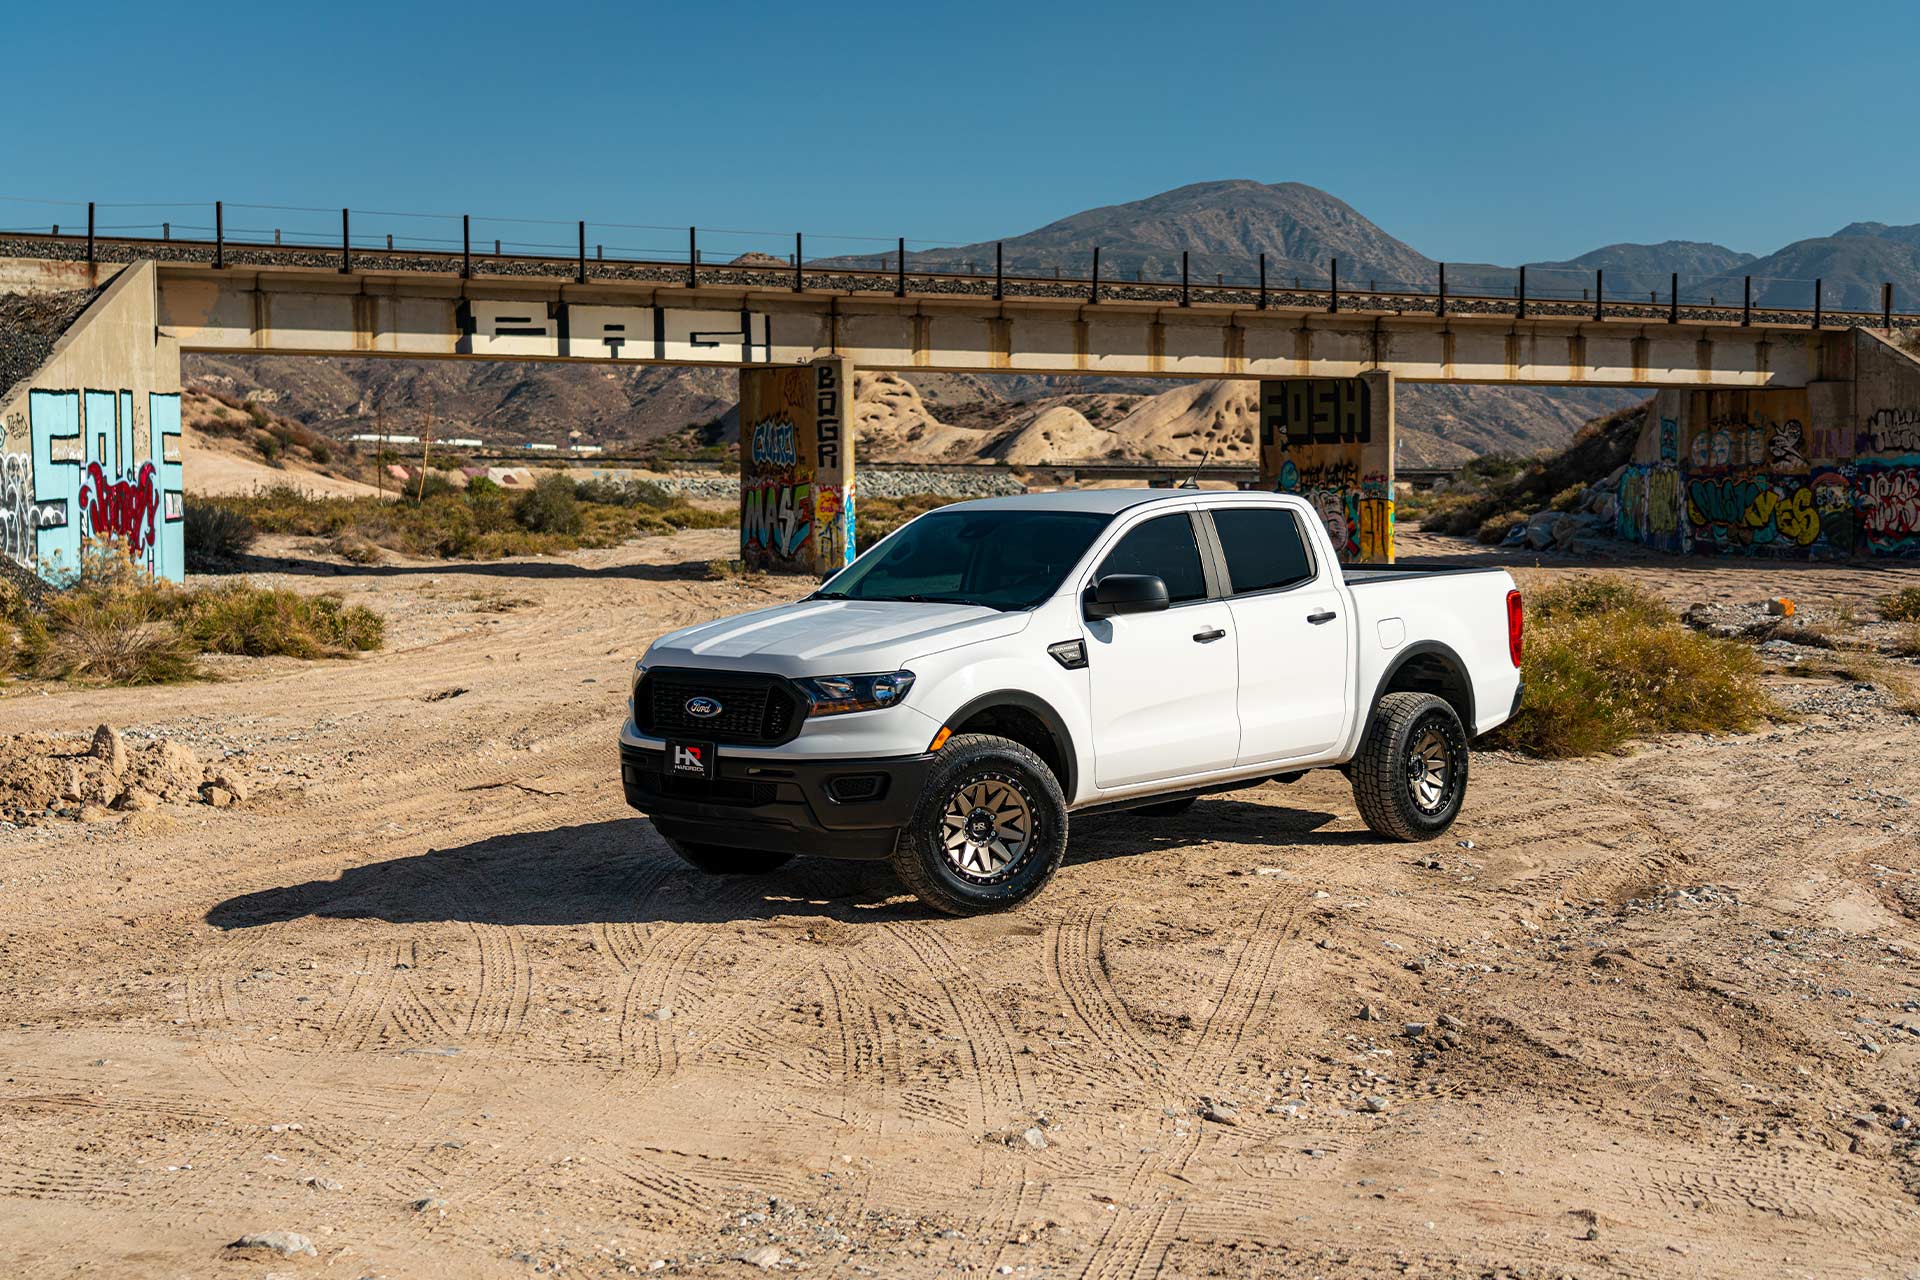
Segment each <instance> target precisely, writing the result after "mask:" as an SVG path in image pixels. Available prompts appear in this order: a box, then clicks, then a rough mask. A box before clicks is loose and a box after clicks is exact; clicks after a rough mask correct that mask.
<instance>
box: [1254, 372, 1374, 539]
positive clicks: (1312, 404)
mask: <svg viewBox="0 0 1920 1280" xmlns="http://www.w3.org/2000/svg"><path fill="white" fill-rule="evenodd" d="M1393 452H1394V419H1393V374H1392V373H1391V372H1385V371H1382V372H1373V373H1363V374H1361V375H1359V376H1358V377H1353V378H1264V379H1262V380H1261V382H1260V487H1261V488H1263V489H1276V490H1278V491H1279V492H1281V493H1297V494H1299V495H1300V496H1301V497H1303V498H1305V499H1307V501H1309V502H1311V503H1312V504H1313V506H1314V509H1315V510H1316V511H1318V512H1319V513H1320V519H1321V520H1322V521H1323V522H1325V524H1326V526H1327V533H1328V534H1329V535H1330V536H1331V537H1332V539H1333V545H1334V548H1335V549H1336V550H1337V551H1338V552H1339V555H1340V560H1341V563H1343V564H1390V563H1392V561H1393Z"/></svg>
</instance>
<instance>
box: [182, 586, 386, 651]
mask: <svg viewBox="0 0 1920 1280" xmlns="http://www.w3.org/2000/svg"><path fill="white" fill-rule="evenodd" d="M181 630H182V632H183V634H184V635H185V637H186V638H187V640H188V641H190V642H191V643H192V644H193V646H194V647H195V648H197V649H199V650H200V651H201V652H203V653H235V654H244V655H246V656H247V657H250V658H259V657H266V656H269V655H275V654H283V655H285V656H287V657H292V658H334V657H344V656H346V655H347V654H350V653H355V652H363V651H365V650H368V649H378V648H379V647H380V645H381V643H382V642H383V641H384V639H385V638H386V624H385V623H384V622H382V621H381V619H380V615H379V614H377V613H375V612H373V610H371V609H368V608H367V607H365V606H364V605H349V604H347V603H346V602H345V601H344V600H342V599H341V598H340V597H339V596H337V595H303V594H301V593H300V592H298V591H285V590H265V589H262V588H259V587H249V586H246V585H244V584H241V583H232V584H229V585H227V586H222V587H214V588H209V589H207V590H203V591H197V592H193V593H192V594H191V596H190V597H189V598H188V599H187V600H185V601H184V602H183V607H182V609H181Z"/></svg>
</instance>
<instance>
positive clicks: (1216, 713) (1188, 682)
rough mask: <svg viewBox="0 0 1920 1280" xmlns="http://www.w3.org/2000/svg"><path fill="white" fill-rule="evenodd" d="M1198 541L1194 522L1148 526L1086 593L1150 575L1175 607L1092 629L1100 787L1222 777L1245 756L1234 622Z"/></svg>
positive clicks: (1125, 542) (1109, 559)
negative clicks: (1115, 576) (1127, 576)
mask: <svg viewBox="0 0 1920 1280" xmlns="http://www.w3.org/2000/svg"><path fill="white" fill-rule="evenodd" d="M1200 534H1201V527H1200V526H1199V525H1198V523H1197V517H1196V516H1195V515H1194V514H1193V513H1191V512H1187V511H1179V512H1173V513H1170V514H1168V515H1163V516H1154V517H1152V518H1151V519H1148V520H1144V521H1142V522H1141V523H1139V524H1136V525H1134V526H1133V527H1132V528H1131V529H1129V530H1127V531H1126V532H1125V533H1124V534H1122V535H1121V536H1120V540H1119V541H1118V542H1117V543H1115V544H1114V546H1113V549H1112V550H1111V551H1109V552H1108V553H1107V554H1106V556H1105V557H1104V558H1102V560H1101V561H1100V565H1099V567H1098V568H1097V569H1095V570H1094V573H1093V576H1092V578H1090V579H1089V580H1088V582H1087V583H1083V584H1082V586H1083V587H1084V586H1087V585H1090V584H1091V583H1092V582H1095V581H1098V580H1099V579H1100V578H1102V577H1104V576H1105V575H1107V574H1109V573H1148V574H1152V575H1153V576H1155V577H1157V578H1159V579H1160V580H1161V581H1163V582H1165V583H1166V584H1167V597H1168V599H1169V600H1170V601H1171V602H1172V607H1171V608H1169V609H1166V610H1165V611H1163V612H1160V613H1132V614H1123V615H1121V616H1120V617H1115V618H1090V619H1088V620H1087V621H1086V636H1087V665H1088V668H1089V674H1090V675H1091V676H1092V680H1091V685H1092V700H1093V751H1094V783H1095V785H1097V786H1101V787H1121V786H1126V785H1128V784H1129V783H1136V782H1151V781H1153V780H1155V779H1158V778H1174V777H1180V776H1182V775H1185V774H1190V773H1203V772H1206V771H1207V770H1210V769H1225V768H1228V767H1230V766H1231V765H1232V764H1233V761H1234V756H1235V754H1236V752H1237V751H1238V750H1239V745H1240V724H1239V718H1238V711H1237V703H1238V689H1239V682H1240V668H1239V658H1238V653H1237V646H1236V643H1235V639H1234V624H1233V614H1232V612H1231V611H1230V610H1229V609H1228V608H1227V605H1226V603H1225V602H1224V601H1222V600H1219V599H1216V598H1214V595H1213V591H1212V587H1213V582H1212V576H1211V575H1210V573H1209V572H1208V567H1207V563H1206V561H1205V560H1203V555H1202V552H1201V544H1200Z"/></svg>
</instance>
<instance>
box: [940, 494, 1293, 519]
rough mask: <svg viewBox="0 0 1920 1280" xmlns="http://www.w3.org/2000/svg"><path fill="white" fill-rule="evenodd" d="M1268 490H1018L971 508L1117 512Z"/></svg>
mask: <svg viewBox="0 0 1920 1280" xmlns="http://www.w3.org/2000/svg"><path fill="white" fill-rule="evenodd" d="M1275 496H1277V495H1275V494H1273V493H1270V492H1265V491H1251V490H1249V491H1239V490H1228V489H1059V490H1056V491H1054V492H1052V493H1018V494H1013V495H1012V496H1010V497H1005V498H978V499H975V500H973V501H971V502H968V503H965V504H964V505H966V506H969V507H995V508H1017V507H1046V508H1049V509H1051V510H1054V511H1092V512H1097V513H1099V514H1102V515H1117V514H1119V513H1120V512H1122V511H1126V510H1129V509H1131V508H1133V507H1138V506H1143V505H1145V504H1146V503H1149V502H1173V501H1176V500H1178V499H1183V498H1184V499H1194V498H1205V499H1206V500H1207V501H1209V502H1239V501H1243V500H1256V501H1257V500H1259V499H1265V498H1273V497H1275Z"/></svg>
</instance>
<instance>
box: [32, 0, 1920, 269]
mask: <svg viewBox="0 0 1920 1280" xmlns="http://www.w3.org/2000/svg"><path fill="white" fill-rule="evenodd" d="M0 44H3V45H5V46H6V47H8V48H10V49H11V50H12V51H13V56H11V57H10V58H9V59H8V62H9V66H8V77H7V80H6V84H5V92H4V97H3V98H0V103H3V104H4V105H0V175H4V176H0V195H6V196H12V197H27V198H31V199H40V198H51V199H68V200H80V201H84V200H87V199H89V198H91V199H95V200H99V201H103V202H107V201H143V202H144V201H183V202H194V207H189V208H183V209H181V210H179V211H177V212H175V213H174V214H172V215H171V217H172V218H173V220H175V221H176V222H178V223H179V224H181V225H187V224H189V223H191V222H193V221H195V220H196V219H197V220H198V221H205V220H206V218H207V215H206V213H205V211H204V209H203V208H201V207H199V206H200V205H201V204H203V203H204V202H207V201H211V200H212V199H214V198H215V197H216V196H217V197H221V198H224V199H226V200H228V201H232V202H254V203H259V204H276V205H288V206H319V207H325V208H330V209H335V210H337V209H338V208H339V206H341V205H343V204H350V205H352V206H354V207H355V208H356V209H364V210H382V211H398V212H405V211H422V212H431V213H452V214H457V213H460V212H463V211H471V212H474V213H476V214H478V213H491V214H501V215H515V216H519V217H526V218H532V219H553V220H556V222H564V223H566V224H567V225H556V226H549V227H544V228H543V227H540V226H538V225H534V224H530V225H527V226H525V227H519V228H515V227H513V226H507V227H506V228H505V230H504V231H503V230H502V228H501V226H498V225H490V226H489V227H488V228H484V229H482V230H477V231H476V236H486V235H504V236H505V238H508V239H510V240H511V239H514V238H516V237H518V238H520V239H522V240H523V241H525V242H547V241H556V242H564V241H567V240H569V239H570V238H571V236H572V234H573V232H572V228H571V225H570V222H571V220H572V219H574V218H579V217H587V218H590V219H593V220H595V221H596V222H601V223H626V224H647V225H657V226H661V227H681V228H684V227H685V226H686V225H687V224H689V223H698V224H700V225H702V226H703V227H715V228H741V229H748V230H759V229H769V230H778V231H780V232H782V233H783V234H784V233H786V232H787V231H788V230H789V229H804V230H806V231H807V232H808V234H809V245H808V249H809V253H810V254H811V253H813V252H816V251H817V252H822V253H824V252H850V251H857V247H858V242H854V241H845V242H842V241H829V240H827V239H826V238H825V237H826V234H827V233H848V234H854V235H872V236H878V237H887V238H889V239H890V238H891V237H893V236H895V235H901V234H904V235H907V236H909V237H910V238H911V239H915V240H924V241H929V242H932V241H945V242H958V241H968V240H976V239H983V238H992V237H994V236H996V235H1012V234H1017V233H1019V232H1021V231H1024V230H1029V229H1031V228H1033V227H1036V226H1039V225H1041V224H1043V223H1045V222H1048V221H1050V220H1052V219H1054V218H1056V217H1059V216H1062V215H1065V214H1068V213H1072V212H1075V211H1077V210H1080V209H1084V208H1088V207H1091V206H1095V205H1100V204H1109V203H1115V202H1120V201H1124V200H1130V199H1137V198H1139V197H1142V196H1145V195H1149V194H1152V193H1154V192H1157V191H1162V190H1165V189H1167V188H1170V187H1175V186H1179V185H1181V184H1183V183H1188V182H1195V181H1202V180H1206V179H1212V178H1227V177H1245V178H1254V179H1258V180H1261V181H1268V182H1275V181H1287V180H1294V181H1302V182H1308V183H1311V184H1313V185H1315V186H1319V187H1323V188H1325V189H1327V190H1329V191H1331V192H1333V193H1334V194H1336V195H1339V196H1340V197H1342V198H1343V199H1346V200H1347V201H1349V202H1350V203H1352V204H1353V205H1354V206H1355V207H1356V208H1358V209H1359V210H1360V211H1361V212H1362V213H1364V214H1366V215H1367V216H1368V217H1370V218H1372V219H1373V220H1374V221H1376V222H1378V223H1380V224H1381V225H1382V226H1383V227H1385V228H1386V229H1387V230H1388V231H1389V232H1391V233H1393V234H1395V235H1397V236H1399V237H1400V238H1402V239H1404V240H1407V241H1409V242H1410V243H1411V244H1413V245H1414V247H1415V248H1417V249H1419V250H1421V251H1422V252H1424V253H1426V254H1429V255H1430V256H1433V257H1439V258H1446V259H1450V260H1455V261H1475V260H1478V261H1497V262H1517V261H1521V260H1525V259H1545V258H1560V257H1566V256H1570V255H1572V254H1576V253H1580V252H1584V251H1585V250H1588V249H1591V248H1594V247H1597V246H1599V245H1601V244H1605V243H1610V242H1613V241H1620V240H1634V241H1657V240H1665V239H1704V240H1715V241H1718V242H1720V243H1723V244H1727V245H1730V246H1732V247H1734V248H1736V249H1743V250H1747V251H1750V252H1756V253H1764V252H1768V251H1770V250H1772V249H1774V248H1777V247H1779V246H1780V245H1781V244H1784V243H1786V242H1788V241H1791V240H1795V239H1800V238H1803V237H1807V236H1814V235H1824V234H1828V233H1830V232H1832V231H1834V230H1836V229H1837V228H1839V227H1840V226H1841V225H1843V224H1845V223H1847V222H1850V221H1853V220H1855V219H1870V220H1879V221H1885V222H1894V223H1905V222H1920V165H1915V164H1913V163H1912V158H1913V156H1914V153H1915V149H1916V148H1915V138H1916V132H1917V131H1920V111H1916V107H1917V106H1920V77H1917V76H1915V75H1914V74H1913V67H1914V66H1916V65H1920V6H1914V5H1902V4H1876V3H1854V4H1849V5H1847V6H1844V7H1837V6H1836V7H1827V8H1820V7H1816V8H1814V9H1809V8H1807V7H1806V6H1805V5H1804V4H1792V5H1789V4H1784V3H1781V4H1774V3H1748V4H1741V5H1738V6H1725V7H1722V6H1708V5H1691V4H1687V3H1681V2H1677V0H1670V2H1669V3H1665V4H1637V3H1612V4H1607V5H1582V6H1567V5H1547V4H1437V3H1431V0H1429V2H1428V3H1420V4H1401V3H1397V2H1392V0H1374V2H1372V3H1366V4H1342V3H1334V2H1331V0H1321V2H1319V3H1312V4H1293V3H1285V4H1267V5H1256V4H1237V3H1220V2H1218V0H1215V2H1213V3H1207V4H1195V3H1187V4H1181V5H1174V4H1166V3H1159V4H1141V3H1130V2H1126V0H1121V2H1117V3H1111V4H1105V5H1100V6H1087V7H1077V6H1076V7H1067V6H1061V5H1051V4H1046V3H1032V2H1031V0H1029V2H1028V3H1022V4H1001V3H969V4H940V3H923V4H918V5H899V4H873V5H867V4H841V5H808V6H797V5H796V6H779V5H758V4H726V5H720V4H713V5H693V4H676V5H648V4H637V3H636V4H626V5H600V4H593V3H567V4H548V5H529V4H518V5H504V4H494V3H490V2H482V3H469V4H464V5H455V6H449V5H432V6H419V7H412V6H407V5H360V4H351V3H342V4H332V5H327V6H317V5H308V6H299V7H298V8H291V7H287V8H283V7H281V6H277V5H248V6H244V7H242V6H231V7H229V6H198V5H192V4H173V5H154V4H130V3H120V2H119V0H96V2H95V3H90V4H88V5H86V6H84V7H77V6H57V5H37V4H36V5H27V4H15V5H9V6H7V7H6V11H5V13H4V15H0ZM58 216H60V214H59V211H58V210H57V209H50V208H48V207H43V206H37V205H23V204H20V203H19V202H18V201H11V202H8V203H7V204H6V205H5V207H0V224H5V225H16V224H25V223H28V222H36V223H37V222H44V221H50V220H52V218H54V217H58ZM116 216H120V217H124V218H125V219H126V220H128V221H130V222H131V221H144V220H157V219H158V218H159V217H161V216H169V215H163V214H161V213H160V212H158V211H156V210H139V211H126V212H125V213H124V214H115V213H113V212H112V211H107V212H103V214H102V221H103V223H106V222H109V221H111V220H112V218H113V217H116ZM302 218H305V219H307V220H308V221H309V222H311V223H312V224H313V225H315V226H316V227H317V226H322V225H326V224H327V222H328V219H327V218H326V217H323V216H321V215H301V214H296V213H291V212H284V211H272V210H242V211H238V212H230V213H229V220H230V222H237V223H243V224H246V225H249V226H254V225H257V226H259V227H265V226H267V225H269V224H272V225H280V224H282V223H283V222H284V223H285V224H286V225H288V227H289V228H290V229H291V228H292V227H293V226H294V225H296V224H298V223H300V221H301V219H302ZM63 220H65V221H70V222H71V221H79V220H82V219H81V216H79V215H76V214H75V213H74V211H72V210H69V211H67V214H66V216H65V217H64V219H63ZM331 225H332V226H333V228H334V229H335V230H336V231H337V226H338V214H337V212H336V213H334V214H332V215H331ZM360 225H363V226H366V225H384V226H388V227H392V226H400V227H401V231H400V233H401V234H402V235H407V234H421V235H427V234H442V233H445V234H455V233H454V232H450V231H447V229H446V228H447V224H439V225H440V227H441V230H440V231H438V232H435V231H432V230H431V226H432V225H433V224H424V223H421V224H402V223H400V222H398V221H397V220H395V219H391V218H389V219H386V220H385V222H384V223H383V222H382V221H381V218H379V217H376V216H375V215H372V214H367V215H360ZM456 225H457V224H456ZM410 226H411V227H414V228H415V229H414V230H409V229H407V228H408V227H410ZM684 237H685V233H684V231H681V232H679V233H678V234H677V235H675V234H672V233H668V232H653V231H643V230H639V229H637V228H634V229H600V228H596V230H595V232H594V233H593V237H592V238H593V239H595V240H596V241H605V242H607V243H609V244H625V245H626V246H628V247H634V248H640V247H647V246H650V245H653V244H655V243H659V244H660V245H662V246H663V247H664V246H667V245H683V244H684ZM718 243H720V245H721V246H722V247H725V246H726V244H727V242H726V241H724V240H721V241H719V242H718ZM789 245H790V242H789ZM816 246H817V248H816ZM880 247H883V246H879V245H876V246H875V248H876V250H877V249H878V248H880Z"/></svg>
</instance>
